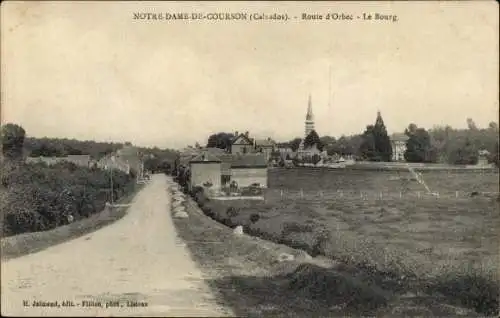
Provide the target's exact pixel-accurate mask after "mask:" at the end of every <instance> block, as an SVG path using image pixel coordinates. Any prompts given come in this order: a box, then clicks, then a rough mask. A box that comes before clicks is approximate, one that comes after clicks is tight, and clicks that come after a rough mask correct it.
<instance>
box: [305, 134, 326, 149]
mask: <svg viewBox="0 0 500 318" xmlns="http://www.w3.org/2000/svg"><path fill="white" fill-rule="evenodd" d="M314 145H316V147H317V148H318V149H319V150H323V144H322V143H321V140H320V139H319V136H318V133H317V132H316V131H315V130H311V132H310V133H309V134H308V135H307V136H306V138H305V139H304V147H305V148H309V147H312V146H314Z"/></svg>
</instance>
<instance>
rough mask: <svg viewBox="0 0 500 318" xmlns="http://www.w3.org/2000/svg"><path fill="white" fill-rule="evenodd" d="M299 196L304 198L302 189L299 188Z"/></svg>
mask: <svg viewBox="0 0 500 318" xmlns="http://www.w3.org/2000/svg"><path fill="white" fill-rule="evenodd" d="M300 198H301V199H303V198H304V190H302V189H300Z"/></svg>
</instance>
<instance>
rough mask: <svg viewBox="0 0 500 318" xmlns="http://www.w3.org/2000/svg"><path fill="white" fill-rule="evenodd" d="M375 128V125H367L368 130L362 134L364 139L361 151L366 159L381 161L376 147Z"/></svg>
mask: <svg viewBox="0 0 500 318" xmlns="http://www.w3.org/2000/svg"><path fill="white" fill-rule="evenodd" d="M373 130H374V127H373V125H368V126H366V130H365V131H364V133H363V135H362V138H363V141H362V143H361V145H360V146H359V152H360V154H361V157H362V158H363V159H364V160H369V161H380V157H379V155H378V153H377V149H376V148H375V134H374V132H373Z"/></svg>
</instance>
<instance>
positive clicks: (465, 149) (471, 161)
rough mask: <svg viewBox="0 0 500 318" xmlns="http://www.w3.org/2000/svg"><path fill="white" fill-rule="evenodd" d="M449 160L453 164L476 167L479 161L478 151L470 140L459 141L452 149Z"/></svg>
mask: <svg viewBox="0 0 500 318" xmlns="http://www.w3.org/2000/svg"><path fill="white" fill-rule="evenodd" d="M448 160H449V163H451V164H457V165H475V164H477V161H478V151H477V149H476V147H475V146H474V145H473V144H472V143H471V141H470V139H469V138H465V140H457V142H456V143H454V144H453V145H452V148H451V149H450V153H449V155H448Z"/></svg>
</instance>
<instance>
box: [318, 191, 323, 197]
mask: <svg viewBox="0 0 500 318" xmlns="http://www.w3.org/2000/svg"><path fill="white" fill-rule="evenodd" d="M319 196H320V198H323V191H321V190H319Z"/></svg>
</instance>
